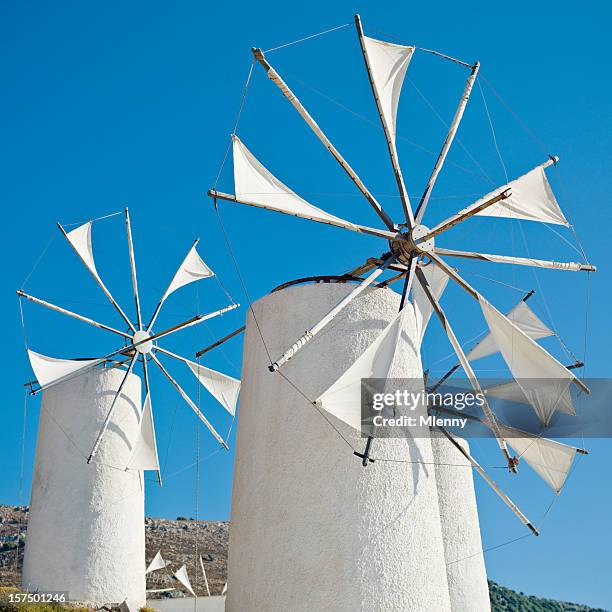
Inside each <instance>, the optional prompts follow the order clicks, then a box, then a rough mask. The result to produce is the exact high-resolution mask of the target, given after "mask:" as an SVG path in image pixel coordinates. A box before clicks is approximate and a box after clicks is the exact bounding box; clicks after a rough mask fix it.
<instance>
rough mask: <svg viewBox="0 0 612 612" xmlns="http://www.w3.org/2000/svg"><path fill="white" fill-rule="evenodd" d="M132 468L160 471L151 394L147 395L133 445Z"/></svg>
mask: <svg viewBox="0 0 612 612" xmlns="http://www.w3.org/2000/svg"><path fill="white" fill-rule="evenodd" d="M127 469H131V470H156V471H158V472H159V458H158V456H157V443H156V442H155V427H154V424H153V410H152V406H151V396H150V395H149V394H148V393H147V397H146V398H145V401H144V406H143V407H142V414H141V415H140V425H139V426H138V436H137V437H136V440H135V442H134V444H133V446H132V452H131V454H130V458H129V460H128V463H127Z"/></svg>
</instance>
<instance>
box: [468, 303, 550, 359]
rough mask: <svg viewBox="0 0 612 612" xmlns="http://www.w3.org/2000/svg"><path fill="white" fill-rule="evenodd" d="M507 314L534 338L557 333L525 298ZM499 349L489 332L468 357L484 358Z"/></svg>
mask: <svg viewBox="0 0 612 612" xmlns="http://www.w3.org/2000/svg"><path fill="white" fill-rule="evenodd" d="M506 316H507V317H508V319H510V321H512V322H513V323H515V324H516V325H517V326H518V327H519V328H520V329H522V330H523V331H524V332H525V333H526V334H527V335H528V336H529V337H530V338H533V339H534V340H539V339H541V338H547V337H549V336H554V335H555V332H553V331H552V330H550V329H549V328H548V327H546V325H544V323H542V321H540V319H539V318H538V317H537V316H536V314H535V313H534V312H533V310H531V308H529V306H528V305H527V302H525V301H524V300H521V301H520V302H519V303H518V304H517V305H516V306H514V308H512V310H510V312H509V313H508V314H507V315H506ZM498 351H499V348H498V347H497V344H496V342H495V338H494V337H493V334H491V333H488V334H487V335H486V336H485V337H484V338H483V339H482V340H481V341H480V342H479V343H478V344H477V345H476V346H474V348H472V350H471V351H470V352H469V353H468V354H467V358H468V359H469V360H470V361H474V360H475V359H482V358H483V357H488V356H489V355H494V354H495V353H497V352H498Z"/></svg>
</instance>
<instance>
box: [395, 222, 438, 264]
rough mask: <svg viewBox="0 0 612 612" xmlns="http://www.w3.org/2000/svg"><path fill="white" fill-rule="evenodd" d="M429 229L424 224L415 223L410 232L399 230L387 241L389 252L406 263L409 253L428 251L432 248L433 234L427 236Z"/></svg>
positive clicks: (408, 259)
mask: <svg viewBox="0 0 612 612" xmlns="http://www.w3.org/2000/svg"><path fill="white" fill-rule="evenodd" d="M430 231H431V230H430V229H429V228H428V227H426V226H425V225H415V226H414V227H413V228H412V231H410V232H406V233H404V232H400V233H399V234H397V236H396V237H395V238H394V239H393V240H390V241H389V246H390V247H391V252H392V253H393V254H394V255H395V256H396V257H397V258H398V260H399V261H400V262H401V263H403V264H408V262H409V261H410V256H411V255H419V254H421V253H430V252H431V251H433V249H434V245H435V238H434V236H431V237H428V235H429V233H430Z"/></svg>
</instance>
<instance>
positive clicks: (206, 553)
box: [0, 506, 606, 612]
mask: <svg viewBox="0 0 612 612" xmlns="http://www.w3.org/2000/svg"><path fill="white" fill-rule="evenodd" d="M27 520H28V507H27V506H20V507H13V506H0V587H1V586H13V585H14V586H16V585H18V584H19V583H20V576H21V564H22V560H23V543H24V541H25V535H26V527H27ZM145 537H146V559H147V562H148V561H150V560H151V558H152V557H153V556H154V555H155V553H156V552H157V551H158V550H161V551H162V555H163V556H164V559H166V561H168V562H169V570H170V571H168V572H164V571H163V570H162V571H159V572H155V573H153V574H151V575H150V576H149V578H148V580H147V587H148V588H149V589H163V588H169V587H175V586H177V582H176V580H174V578H172V572H174V571H176V570H177V569H178V568H179V567H181V565H183V564H185V565H186V566H187V571H188V573H189V576H190V578H191V582H192V586H193V587H194V589H195V591H196V593H197V594H198V595H206V589H205V586H204V584H203V580H202V579H201V573H200V571H199V569H198V576H199V578H198V581H197V582H196V580H195V579H194V575H195V568H194V560H195V559H196V556H195V551H196V546H197V551H198V555H201V556H202V558H203V560H204V566H205V569H206V574H207V576H208V582H209V586H210V591H211V593H212V594H213V595H217V594H219V593H221V590H222V589H223V586H224V584H225V581H226V576H227V547H228V542H229V523H228V522H220V521H197V523H196V521H193V520H190V519H188V518H182V517H179V518H177V520H169V519H157V518H147V519H145ZM489 592H490V595H491V609H492V611H493V612H606V611H605V610H602V609H600V608H590V607H588V606H582V605H579V604H574V603H567V602H561V601H555V600H551V599H542V598H539V597H535V596H533V595H525V594H523V593H517V592H516V591H513V590H511V589H507V588H505V587H503V586H500V585H499V584H496V583H495V582H492V581H489ZM173 595H175V596H176V595H178V596H181V595H182V592H181V591H175V592H173Z"/></svg>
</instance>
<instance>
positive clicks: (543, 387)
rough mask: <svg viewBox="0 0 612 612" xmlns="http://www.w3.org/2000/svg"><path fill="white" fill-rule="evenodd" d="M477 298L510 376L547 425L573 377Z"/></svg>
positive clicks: (487, 304)
mask: <svg viewBox="0 0 612 612" xmlns="http://www.w3.org/2000/svg"><path fill="white" fill-rule="evenodd" d="M478 301H479V303H480V306H481V308H482V312H483V314H484V317H485V319H486V321H487V324H488V326H489V329H490V330H491V334H492V335H493V338H494V340H495V343H496V344H497V346H498V348H499V350H500V352H501V354H502V356H503V358H504V361H505V362H506V364H507V365H508V367H509V368H510V371H511V372H512V376H513V378H514V379H515V380H516V382H517V384H518V385H519V387H520V388H521V390H522V391H523V393H524V394H525V397H526V398H527V400H528V401H529V403H530V404H531V405H532V406H533V408H534V410H535V412H536V414H537V415H538V417H539V418H540V421H542V423H544V425H546V426H548V425H549V423H550V419H551V418H552V415H553V414H554V412H555V410H557V408H558V407H559V403H560V401H561V397H562V395H563V394H564V393H565V392H566V391H567V390H568V388H569V385H570V384H571V382H572V381H573V380H575V379H576V377H575V376H574V374H572V372H571V371H570V370H568V369H567V368H566V367H565V366H563V365H562V364H561V363H559V362H558V361H557V360H556V359H555V358H554V357H552V356H551V355H550V353H548V352H547V351H546V350H544V349H543V348H542V347H541V346H540V345H538V344H537V343H536V342H535V340H533V339H532V338H530V337H529V336H528V335H527V334H526V333H525V332H524V331H523V330H522V329H521V328H520V327H518V326H517V325H516V324H515V323H513V322H512V321H511V320H510V319H508V318H507V317H505V316H504V315H503V314H502V313H501V312H499V310H497V309H496V308H495V307H494V306H492V305H491V304H490V303H489V302H487V300H485V299H484V298H483V297H482V296H481V295H479V296H478Z"/></svg>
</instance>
